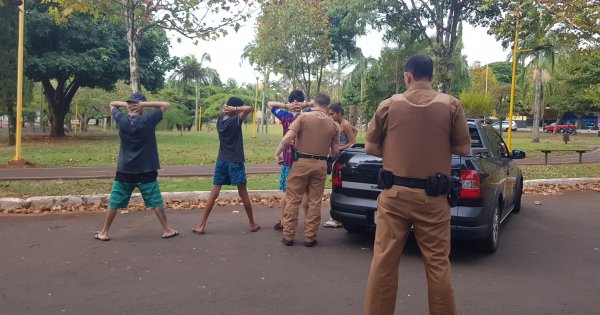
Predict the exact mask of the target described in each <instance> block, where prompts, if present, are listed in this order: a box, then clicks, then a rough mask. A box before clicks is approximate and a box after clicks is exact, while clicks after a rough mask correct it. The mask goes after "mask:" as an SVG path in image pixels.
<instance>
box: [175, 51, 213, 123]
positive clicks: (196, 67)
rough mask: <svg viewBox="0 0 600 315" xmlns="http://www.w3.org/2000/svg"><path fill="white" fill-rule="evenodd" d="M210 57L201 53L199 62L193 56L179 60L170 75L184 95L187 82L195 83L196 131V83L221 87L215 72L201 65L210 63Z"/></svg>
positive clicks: (195, 115)
mask: <svg viewBox="0 0 600 315" xmlns="http://www.w3.org/2000/svg"><path fill="white" fill-rule="evenodd" d="M210 61H211V59H210V55H209V54H207V53H203V54H202V57H200V60H198V59H197V58H196V56H194V55H188V56H184V57H183V58H181V63H180V64H179V67H177V69H176V70H175V72H174V73H173V75H171V79H173V80H176V81H177V82H178V83H179V86H180V88H181V90H182V92H183V93H185V87H186V86H187V84H188V83H189V82H194V83H195V88H196V91H195V92H196V93H195V103H196V110H195V111H194V129H195V130H198V127H199V126H198V97H199V95H198V83H201V84H204V85H221V80H220V79H219V73H218V72H217V70H215V69H213V68H210V67H205V66H204V65H203V64H204V63H205V62H210Z"/></svg>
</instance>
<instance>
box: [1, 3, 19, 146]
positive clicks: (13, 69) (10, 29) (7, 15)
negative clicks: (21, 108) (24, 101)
mask: <svg viewBox="0 0 600 315" xmlns="http://www.w3.org/2000/svg"><path fill="white" fill-rule="evenodd" d="M18 25H19V11H18V9H17V8H16V7H15V6H12V5H4V3H3V2H0V29H1V30H2V32H0V69H2V72H1V73H0V112H2V114H3V115H4V113H6V114H8V121H9V127H8V128H9V132H8V135H9V137H8V143H9V145H14V144H15V133H14V129H15V124H16V120H15V119H16V117H15V112H14V107H15V105H16V98H17V40H18V34H17V29H18Z"/></svg>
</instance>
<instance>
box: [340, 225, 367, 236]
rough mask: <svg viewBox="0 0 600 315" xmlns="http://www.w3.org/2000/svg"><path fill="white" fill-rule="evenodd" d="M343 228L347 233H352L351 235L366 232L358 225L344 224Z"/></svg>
mask: <svg viewBox="0 0 600 315" xmlns="http://www.w3.org/2000/svg"><path fill="white" fill-rule="evenodd" d="M343 226H344V229H345V230H346V231H348V232H349V233H352V234H362V233H364V232H365V231H366V230H367V229H366V228H364V227H362V226H359V225H352V224H347V223H344V224H343Z"/></svg>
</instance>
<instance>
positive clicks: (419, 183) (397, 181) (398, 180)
mask: <svg viewBox="0 0 600 315" xmlns="http://www.w3.org/2000/svg"><path fill="white" fill-rule="evenodd" d="M394 185H398V186H406V187H410V188H421V189H425V188H426V187H427V180H426V179H420V178H409V177H401V176H396V175H394Z"/></svg>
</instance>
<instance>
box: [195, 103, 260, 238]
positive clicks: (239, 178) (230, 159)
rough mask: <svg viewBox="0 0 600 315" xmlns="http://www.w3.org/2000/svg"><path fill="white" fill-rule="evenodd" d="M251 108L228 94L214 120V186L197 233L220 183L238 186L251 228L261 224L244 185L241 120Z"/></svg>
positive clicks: (200, 230)
mask: <svg viewBox="0 0 600 315" xmlns="http://www.w3.org/2000/svg"><path fill="white" fill-rule="evenodd" d="M252 110H253V108H252V106H244V101H242V100H241V99H240V98H237V97H230V98H229V100H227V104H226V105H224V106H223V113H221V115H220V116H219V119H218V120H217V131H218V132H219V155H218V157H217V165H215V175H214V177H213V188H212V190H211V191H210V195H209V196H208V201H207V202H206V207H205V208H204V213H203V215H202V221H201V222H200V225H198V226H196V227H194V228H193V229H192V232H194V233H196V234H200V235H202V234H204V233H205V228H206V221H208V216H209V215H210V212H211V211H212V208H213V207H214V205H215V201H216V200H217V197H219V193H220V192H221V186H223V185H235V186H237V189H238V194H239V195H240V198H241V199H242V203H243V204H244V209H245V210H246V215H248V221H249V223H250V232H257V231H258V230H260V226H259V225H258V224H256V223H255V222H254V216H253V215H252V203H251V202H250V197H249V196H248V189H247V188H246V183H247V180H246V170H245V167H244V139H243V137H242V123H243V122H244V119H246V117H247V116H248V114H250V113H251V112H252Z"/></svg>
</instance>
